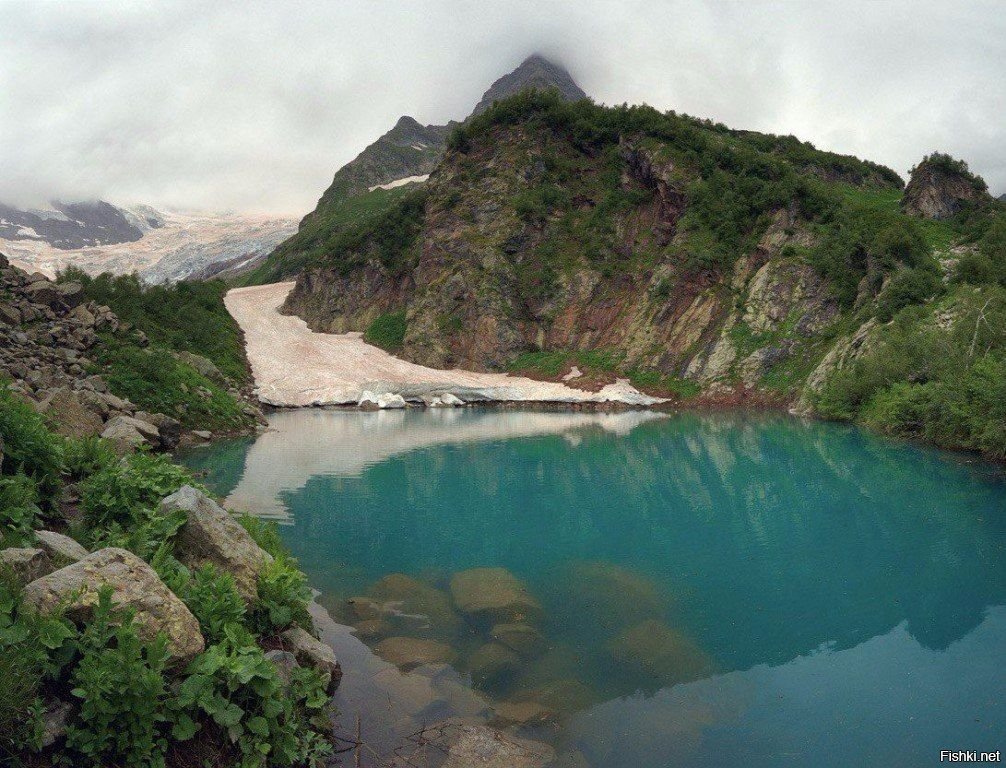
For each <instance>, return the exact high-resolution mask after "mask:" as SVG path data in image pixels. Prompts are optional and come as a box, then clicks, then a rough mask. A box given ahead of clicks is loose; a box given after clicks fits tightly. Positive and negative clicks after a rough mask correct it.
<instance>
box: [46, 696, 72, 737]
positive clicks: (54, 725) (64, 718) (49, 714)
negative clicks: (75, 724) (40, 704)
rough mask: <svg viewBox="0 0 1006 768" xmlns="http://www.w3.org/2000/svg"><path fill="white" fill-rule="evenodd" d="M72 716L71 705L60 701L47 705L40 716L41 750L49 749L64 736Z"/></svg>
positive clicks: (56, 700)
mask: <svg viewBox="0 0 1006 768" xmlns="http://www.w3.org/2000/svg"><path fill="white" fill-rule="evenodd" d="M72 714H73V704H71V703H70V702H68V701H62V700H61V699H55V700H53V701H52V702H50V703H49V705H48V706H47V707H46V708H45V712H44V713H43V715H42V749H45V748H46V747H51V746H52V745H53V744H55V743H56V742H57V741H60V740H62V739H63V737H64V736H66V728H67V726H68V725H69V724H70V715H72Z"/></svg>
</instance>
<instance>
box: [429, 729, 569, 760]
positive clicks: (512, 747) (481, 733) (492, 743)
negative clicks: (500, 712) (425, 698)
mask: <svg viewBox="0 0 1006 768" xmlns="http://www.w3.org/2000/svg"><path fill="white" fill-rule="evenodd" d="M459 730H460V734H459V736H458V738H457V740H456V741H455V742H454V744H453V745H452V746H451V748H450V749H449V750H448V751H447V762H445V763H444V766H443V768H545V766H546V765H548V764H549V763H551V762H552V761H553V760H555V750H554V749H552V747H550V746H549V745H548V744H544V743H542V742H540V741H531V740H530V739H521V738H518V737H517V736H512V735H510V734H506V733H503V732H501V731H498V730H496V729H494V728H489V727H487V726H484V725H463V726H461V727H460V729H459Z"/></svg>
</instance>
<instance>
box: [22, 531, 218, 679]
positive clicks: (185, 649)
mask: <svg viewBox="0 0 1006 768" xmlns="http://www.w3.org/2000/svg"><path fill="white" fill-rule="evenodd" d="M106 585H107V586H110V587H111V588H112V602H113V603H114V604H115V605H118V606H121V607H123V608H129V609H131V610H132V611H133V612H134V622H135V623H136V626H137V629H138V631H139V633H140V635H141V636H142V637H143V638H144V639H146V640H153V639H154V637H156V635H157V634H158V633H164V635H165V636H166V637H167V640H168V652H169V653H170V654H171V655H172V656H173V657H175V658H176V659H177V660H178V661H179V662H181V663H184V662H186V661H188V660H190V659H192V658H194V657H195V656H196V655H197V654H199V653H201V652H202V650H203V648H204V646H205V643H204V641H203V636H202V634H200V631H199V622H198V621H196V617H195V616H193V615H192V613H191V612H190V611H189V609H188V608H187V607H186V606H185V603H183V602H182V601H181V600H179V599H178V598H177V597H176V596H175V595H174V593H172V592H171V590H169V589H168V588H167V587H166V586H165V585H164V582H162V581H161V579H160V577H159V576H158V575H157V573H155V572H154V569H153V568H151V567H150V566H149V565H147V564H146V563H145V562H143V561H142V560H141V559H140V558H138V557H137V556H136V555H134V554H133V553H132V552H127V551H126V550H124V549H118V548H116V547H108V548H106V549H99V550H98V551H97V552H94V553H92V554H90V555H88V556H87V557H85V558H83V559H82V560H80V561H79V562H76V563H74V564H73V565H68V566H66V567H65V568H60V569H59V570H58V571H53V572H52V573H50V574H49V575H47V576H43V577H42V578H40V579H36V580H35V581H33V582H31V583H30V584H29V585H28V586H27V587H25V589H24V601H25V604H27V605H29V606H31V607H32V608H34V609H35V610H37V611H38V612H39V613H42V614H49V613H52V612H53V611H55V610H56V609H57V608H59V607H61V606H66V610H67V614H66V615H67V616H68V617H69V618H70V619H72V620H74V621H81V622H84V621H87V620H88V619H90V617H91V615H92V613H93V611H94V606H95V605H97V603H98V591H99V590H100V589H101V587H103V586H106Z"/></svg>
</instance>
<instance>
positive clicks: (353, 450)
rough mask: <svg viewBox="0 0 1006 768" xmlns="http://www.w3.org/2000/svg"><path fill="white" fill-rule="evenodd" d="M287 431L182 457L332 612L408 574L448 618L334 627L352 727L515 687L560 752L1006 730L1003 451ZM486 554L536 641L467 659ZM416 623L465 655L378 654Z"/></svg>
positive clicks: (905, 743) (461, 427)
mask: <svg viewBox="0 0 1006 768" xmlns="http://www.w3.org/2000/svg"><path fill="white" fill-rule="evenodd" d="M270 426H271V428H272V429H271V431H269V432H266V433H264V434H262V435H260V436H259V437H258V438H256V439H253V440H252V439H249V440H237V441H232V442H224V443H218V444H216V445H214V446H212V447H209V448H204V449H198V450H194V451H192V452H190V453H189V454H187V455H186V456H183V457H181V458H182V459H183V460H184V461H185V462H186V463H187V464H188V465H189V466H191V467H193V468H195V469H197V470H200V471H203V472H205V473H206V474H205V478H204V482H205V483H206V484H207V485H208V486H210V487H211V488H212V489H213V490H214V491H215V492H217V493H219V494H220V495H223V496H227V497H228V504H229V506H230V507H231V508H232V509H235V510H245V511H249V512H251V513H253V514H257V515H261V516H265V517H270V518H272V519H275V520H277V521H278V522H279V523H280V530H281V533H282V535H283V538H284V540H285V541H286V543H287V545H288V546H289V547H290V549H291V550H292V552H293V554H294V555H295V556H296V557H297V558H298V559H299V561H300V565H301V567H302V568H303V569H304V571H305V572H306V573H307V574H308V576H309V579H310V582H311V584H312V586H313V587H315V588H316V589H317V590H319V591H320V593H321V594H320V596H319V602H320V603H321V604H322V605H324V606H326V607H327V608H328V609H329V612H330V613H331V614H332V616H333V617H334V618H335V619H336V621H337V622H339V624H340V625H348V624H350V623H353V622H354V621H356V620H357V619H359V617H358V616H357V617H354V616H353V614H352V605H353V604H350V603H347V602H346V601H347V600H348V599H349V598H353V597H355V596H367V595H370V596H374V595H376V594H378V593H379V592H380V590H381V587H380V586H375V585H377V584H387V583H388V582H387V581H384V582H382V581H381V580H382V579H384V578H385V577H387V576H388V575H389V574H405V575H406V576H408V577H410V579H409V580H407V581H408V583H409V584H413V585H421V586H414V589H415V590H420V589H421V590H422V592H421V594H422V595H425V596H426V597H424V598H423V599H424V600H426V601H427V602H426V603H424V605H435V606H436V607H437V611H439V612H440V613H445V614H449V615H440V613H437V615H434V613H433V612H425V611H418V612H417V611H415V610H399V611H395V610H392V609H394V608H395V606H399V607H401V606H402V605H404V606H405V607H406V608H408V607H409V605H410V603H409V600H410V599H411V598H409V597H408V596H406V597H405V598H404V600H405V602H404V603H402V602H401V601H399V602H398V603H395V602H393V601H392V602H388V603H387V605H389V606H391V609H388V610H389V612H388V614H387V615H386V616H382V618H381V619H380V621H374V622H371V623H370V624H367V625H366V627H367V631H366V632H364V631H363V630H362V629H361V630H360V632H359V633H358V634H353V633H352V632H351V631H350V630H348V629H345V627H344V626H338V627H330V628H328V629H327V630H326V639H327V640H329V641H330V642H332V643H333V645H335V647H336V649H337V651H338V653H339V655H340V657H341V660H342V663H343V667H344V671H345V677H344V680H343V684H342V686H341V688H340V691H339V693H338V705H339V708H340V710H341V711H342V713H343V721H344V722H342V726H343V727H344V730H345V731H347V732H349V731H351V730H352V728H355V719H356V716H357V715H359V716H360V719H361V728H362V730H363V733H364V736H365V739H367V740H368V741H369V742H370V743H372V744H373V745H374V749H375V754H376V753H378V752H380V751H381V750H390V749H392V748H393V747H394V746H395V744H396V743H399V742H400V741H401V739H403V738H406V737H408V736H409V735H410V734H412V733H414V732H415V731H416V730H417V729H419V728H422V727H423V726H425V725H428V724H429V723H431V722H434V721H436V720H438V719H443V718H449V717H476V718H482V719H487V718H490V717H492V716H493V715H492V714H491V711H490V713H489V714H487V713H486V711H484V710H485V706H488V708H489V710H491V709H492V706H493V704H494V702H499V701H503V702H511V703H512V702H529V701H532V702H535V703H536V704H538V705H541V707H543V708H544V709H545V710H547V712H548V716H547V717H545V718H544V722H538V721H537V720H536V721H534V722H533V723H532V724H529V725H527V726H525V727H524V728H523V730H522V732H523V733H524V734H525V735H527V736H529V737H530V738H534V739H538V740H542V741H545V742H547V743H549V744H550V745H552V747H553V748H554V749H555V750H556V752H557V754H559V755H560V759H561V760H562V761H565V762H563V763H561V764H563V765H568V766H584V765H589V766H597V767H602V766H603V767H604V768H608V767H609V766H611V767H614V768H622V767H623V766H624V767H625V768H649V767H651V766H652V767H653V768H658V767H660V768H662V767H663V766H672V765H681V766H778V765H800V766H802V765H813V766H857V765H867V764H871V765H885V766H918V765H930V764H932V765H936V764H938V763H939V753H940V750H944V749H974V750H996V749H1004V748H1006V700H1004V692H1006V477H1004V473H1003V470H1002V468H1001V467H998V466H994V465H990V464H985V463H982V462H981V461H978V460H976V459H975V458H974V457H970V456H963V455H959V454H952V453H947V452H940V451H935V450H929V449H925V448H921V447H917V446H913V445H907V444H902V443H897V442H892V441H888V440H885V439H882V438H879V437H877V436H874V435H871V434H868V433H866V432H863V431H861V430H858V429H855V428H852V427H847V426H840V425H833V424H823V423H816V422H805V421H801V420H797V419H792V418H788V417H784V416H779V415H762V414H735V413H715V414H702V413H690V414H682V415H661V414H651V413H645V412H621V413H577V412H569V413H566V412H535V411H511V410H490V409H485V410H482V409H459V410H453V409H450V410H449V409H444V410H428V411H420V410H408V411H404V412H374V413H360V412H344V411H324V410H303V411H287V412H278V413H275V414H273V415H272V416H271V417H270ZM482 567H500V568H505V569H506V570H507V571H508V572H509V573H510V574H512V575H513V577H514V578H515V579H517V580H519V581H520V582H522V583H523V584H524V585H525V586H526V589H527V592H528V594H529V596H530V597H531V598H532V599H533V600H534V601H535V602H536V603H537V604H538V605H539V606H540V609H541V610H540V613H537V614H536V615H535V616H533V617H532V618H529V619H528V620H527V622H528V623H529V624H531V625H533V630H534V632H535V633H537V634H538V635H539V636H540V639H541V642H540V644H539V645H538V646H537V647H536V649H535V650H534V651H533V652H528V653H526V654H525V653H522V654H520V659H519V661H516V662H513V660H512V659H511V663H509V664H507V665H504V666H503V667H502V671H498V670H496V671H494V673H493V675H491V676H488V677H485V678H484V679H472V678H471V673H472V670H473V669H475V662H474V661H473V659H474V658H475V656H473V654H475V653H476V652H477V651H478V649H479V648H481V647H482V646H483V645H485V644H487V643H490V642H491V638H490V637H489V634H488V633H489V629H488V627H485V626H475V625H473V624H472V622H470V621H469V620H468V617H463V616H461V615H460V614H455V613H454V610H453V608H451V607H450V601H451V594H452V593H451V587H450V585H451V582H452V578H453V576H454V575H455V574H456V573H458V572H460V571H464V570H466V569H471V568H482ZM430 596H432V597H430ZM384 597H387V596H386V595H385V596H384ZM442 604H443V605H442ZM443 606H447V607H446V608H443V611H441V610H440V609H441V608H442V607H443ZM419 614H422V615H419ZM403 635H404V636H411V637H417V638H424V639H427V640H433V641H436V642H438V643H441V644H443V645H445V646H449V647H450V649H451V667H450V668H447V669H445V668H443V667H442V666H436V665H426V666H424V667H421V668H420V669H417V670H415V671H412V672H409V673H408V674H404V675H403V674H400V673H399V672H398V671H397V670H396V669H394V668H390V667H389V665H388V664H387V663H386V662H384V661H382V660H381V659H380V658H378V657H377V656H375V655H374V654H373V653H372V652H371V650H370V647H374V646H376V645H377V643H379V642H380V641H381V640H382V639H386V638H387V637H388V636H403ZM360 637H363V638H364V639H366V641H367V642H366V644H365V643H363V642H361V640H360V639H358V638H360ZM508 658H509V657H508ZM469 683H471V684H472V685H473V686H474V688H475V689H476V691H477V695H472V694H471V693H470V691H469V690H468V685H469ZM480 702H481V703H480ZM484 705H485V706H484ZM367 759H368V758H365V759H364V761H363V762H364V764H367Z"/></svg>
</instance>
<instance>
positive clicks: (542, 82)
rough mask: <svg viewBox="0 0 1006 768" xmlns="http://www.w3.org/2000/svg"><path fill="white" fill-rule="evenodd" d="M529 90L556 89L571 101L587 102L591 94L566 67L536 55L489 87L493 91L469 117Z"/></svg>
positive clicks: (485, 94) (484, 97)
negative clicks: (588, 94) (586, 91)
mask: <svg viewBox="0 0 1006 768" xmlns="http://www.w3.org/2000/svg"><path fill="white" fill-rule="evenodd" d="M528 88H535V89H540V90H547V89H552V88H554V89H555V90H557V91H558V92H559V94H560V95H561V96H562V97H563V98H564V99H566V100H568V101H577V100H578V99H585V98H587V94H586V93H584V92H583V89H582V88H580V86H579V85H577V84H576V81H575V80H574V79H573V76H572V75H570V74H569V72H568V71H567V70H566V68H565V67H563V66H562V65H561V64H556V63H555V62H552V61H549V60H548V59H546V58H545V57H544V56H542V55H541V54H540V53H533V54H531V55H530V56H528V57H527V58H526V59H524V61H523V62H521V64H520V66H519V67H517V69H515V70H514V71H513V72H511V73H510V74H507V75H503V77H501V78H500V79H499V80H497V81H496V82H495V83H493V84H492V85H491V86H489V90H487V91H486V92H485V93H484V94H482V99H481V101H479V103H478V104H477V105H476V106H475V109H474V110H473V111H472V114H471V115H469V117H473V116H475V115H478V114H480V113H482V112H485V111H486V110H487V109H489V107H491V106H492V104H493V102H494V101H499V100H500V99H505V98H507V97H508V96H513V95H514V94H515V93H519V92H520V91H523V90H526V89H528Z"/></svg>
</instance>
